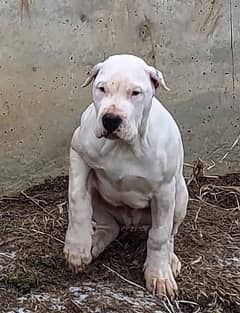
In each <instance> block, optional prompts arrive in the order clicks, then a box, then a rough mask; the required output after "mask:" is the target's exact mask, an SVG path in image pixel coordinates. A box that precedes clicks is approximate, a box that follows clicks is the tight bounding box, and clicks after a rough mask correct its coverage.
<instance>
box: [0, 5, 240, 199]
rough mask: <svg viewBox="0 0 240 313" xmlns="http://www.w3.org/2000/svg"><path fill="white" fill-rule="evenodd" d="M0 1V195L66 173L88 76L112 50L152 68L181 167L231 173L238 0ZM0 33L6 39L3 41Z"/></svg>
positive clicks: (239, 48)
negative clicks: (179, 139)
mask: <svg viewBox="0 0 240 313" xmlns="http://www.w3.org/2000/svg"><path fill="white" fill-rule="evenodd" d="M23 2H24V4H25V6H23V7H22V8H21V1H20V0H19V1H16V0H6V1H3V2H1V3H0V20H1V31H0V42H1V49H0V169H1V171H0V193H8V192H12V191H16V190H20V189H22V188H24V187H26V186H27V185H28V184H33V183H37V182H40V181H42V180H43V179H44V178H46V177H48V176H49V175H51V176H56V175H61V174H66V173H67V171H68V149H69V143H70V140H71V136H72V133H73V131H74V129H75V127H76V126H77V125H78V123H79V118H80V114H81V112H82V111H83V110H84V108H85V107H86V106H87V105H88V104H89V102H90V100H91V99H90V89H81V88H80V85H81V83H82V82H83V81H84V79H85V77H86V73H87V72H88V70H89V69H90V68H91V67H92V66H93V65H94V64H95V63H97V62H99V61H101V60H103V59H104V58H106V57H107V56H109V55H111V54H115V53H125V52H127V53H134V54H137V55H139V56H141V57H143V58H144V59H145V60H146V61H147V62H149V63H151V64H153V65H155V66H157V67H158V68H159V69H160V70H161V71H162V72H163V73H164V76H165V78H166V81H167V82H168V85H169V86H170V87H171V92H169V93H164V92H159V94H158V96H159V97H160V99H161V100H162V102H163V103H164V105H165V106H166V107H167V108H168V109H169V110H170V111H171V113H172V114H173V115H174V117H175V119H176V120H177V122H178V124H179V126H180V129H181V132H182V135H183V139H184V146H185V151H186V161H187V162H191V161H193V160H194V159H196V158H197V157H201V158H202V159H203V160H205V161H206V163H207V164H209V165H211V164H212V162H215V163H216V166H215V167H214V168H213V170H214V171H220V170H221V171H222V172H225V171H233V170H236V169H238V168H239V152H240V148H239V144H236V145H235V147H234V148H233V149H232V150H231V152H230V153H229V155H228V156H227V158H226V159H224V160H223V161H222V162H220V161H221V159H222V156H224V154H225V153H226V151H228V150H229V149H231V146H232V143H233V142H234V140H235V139H236V138H237V136H238V134H239V132H240V129H239V128H240V127H239V124H240V123H239V119H240V104H239V90H240V89H239V72H240V65H239V64H240V60H239V58H240V37H239V36H240V35H239V34H240V26H239V23H238V20H239V16H240V5H239V3H238V0H230V1H221V0H212V1H208V0H201V1H198V0H195V1H191V0H188V1H177V0H150V1H147V0H143V1H137V0H133V1H127V0H122V1H118V0H105V1H99V0H93V1H87V0H65V1H61V2H59V1H54V0H41V1H40V0H33V1H32V5H31V7H30V18H28V7H27V1H25V0H24V1H23ZM6 34H7V35H6Z"/></svg>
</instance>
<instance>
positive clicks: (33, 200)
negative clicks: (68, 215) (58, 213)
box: [20, 191, 54, 217]
mask: <svg viewBox="0 0 240 313" xmlns="http://www.w3.org/2000/svg"><path fill="white" fill-rule="evenodd" d="M20 193H21V194H22V195H23V196H24V197H25V198H27V199H28V200H30V201H32V202H33V203H34V204H36V205H37V206H38V207H39V208H40V209H41V210H42V211H43V212H44V213H45V214H47V215H50V216H53V217H54V215H52V214H50V213H49V212H48V211H47V210H46V209H45V208H44V207H43V206H42V205H41V204H39V202H40V200H37V199H34V198H33V197H31V196H29V195H27V194H26V193H25V192H24V191H21V192H20Z"/></svg>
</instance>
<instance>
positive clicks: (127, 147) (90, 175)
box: [64, 55, 188, 297]
mask: <svg viewBox="0 0 240 313" xmlns="http://www.w3.org/2000/svg"><path fill="white" fill-rule="evenodd" d="M91 81H93V87H92V97H93V103H92V104H91V105H90V106H89V107H88V108H87V109H86V111H85V112H84V113H83V114H82V117H81V125H80V126H79V127H78V128H77V129H76V131H75V133H74V135H73V138H72V143H71V149H70V173H69V225H68V230H67V233H66V239H65V247H64V253H65V257H66V259H67V262H68V264H69V266H70V268H71V269H73V270H75V271H76V272H78V271H81V270H83V269H84V267H85V266H86V265H87V264H89V263H90V262H91V261H92V259H94V258H96V257H97V256H98V255H99V254H100V253H101V252H103V250H104V249H105V248H106V247H107V246H108V245H109V244H110V243H111V242H112V241H113V240H114V239H115V238H116V237H117V236H118V234H119V230H120V226H121V225H126V226H130V225H135V226H136V225H149V226H150V230H149V235H148V241H147V257H146V261H145V264H144V271H145V279H146V287H147V289H148V290H149V291H150V292H152V293H153V294H155V295H157V296H159V297H161V296H164V295H168V296H170V297H174V296H175V295H176V292H177V285H176V282H175V277H176V276H177V274H178V273H179V271H180V267H181V264H180V261H179V260H178V258H177V256H176V255H175V254H174V236H175V235H176V233H177V231H178V227H179V225H180V224H181V222H182V221H183V219H184V217H185V214H186V208H187V202H188V192H187V188H186V184H185V181H184V178H183V154H184V152H183V145H182V140H181V135H180V133H179V130H178V127H177V125H176V123H175V121H174V119H173V118H172V116H171V115H170V114H169V113H168V111H167V110H166V109H165V108H164V107H163V106H162V104H161V103H160V102H159V101H158V100H157V99H156V98H155V97H154V94H155V91H156V89H157V88H158V86H161V87H163V89H165V90H168V87H167V86H166V84H165V82H164V79H163V76H162V73H161V72H160V71H158V70H156V69H155V68H154V67H151V66H148V65H147V64H146V63H145V62H144V61H143V60H142V59H140V58H138V57H135V56H133V55H115V56H111V57H109V58H108V59H107V60H106V61H104V62H103V63H98V64H97V65H95V66H94V67H93V69H92V71H91V72H90V76H89V77H88V79H87V80H86V82H85V83H84V85H83V86H84V87H85V86H87V85H88V84H90V82H91ZM92 219H93V220H94V221H95V223H96V229H95V231H93V226H92Z"/></svg>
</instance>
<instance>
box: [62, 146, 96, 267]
mask: <svg viewBox="0 0 240 313" xmlns="http://www.w3.org/2000/svg"><path fill="white" fill-rule="evenodd" d="M89 172H90V168H89V167H88V166H87V164H86V163H85V162H84V160H83V159H82V158H81V156H80V155H79V154H78V153H77V152H76V151H75V150H74V149H72V148H71V150H70V170H69V190H68V196H69V211H68V219H69V221H68V223H69V224H68V229H67V233H66V237H65V246H64V254H65V258H66V260H67V263H68V264H69V267H70V269H72V270H74V271H75V272H79V271H81V270H82V269H83V268H84V267H85V266H86V265H87V264H89V263H90V262H91V260H92V256H91V247H92V214H93V210H92V203H91V202H92V201H91V194H90V192H89V190H88V186H87V185H88V183H87V182H88V176H89Z"/></svg>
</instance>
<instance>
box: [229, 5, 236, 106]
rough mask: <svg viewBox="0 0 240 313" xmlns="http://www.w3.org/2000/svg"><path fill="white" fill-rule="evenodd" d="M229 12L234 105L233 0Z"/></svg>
mask: <svg viewBox="0 0 240 313" xmlns="http://www.w3.org/2000/svg"><path fill="white" fill-rule="evenodd" d="M229 11H230V44H231V58H232V97H233V104H234V102H235V60H234V38H233V36H234V34H233V14H232V0H229Z"/></svg>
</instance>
